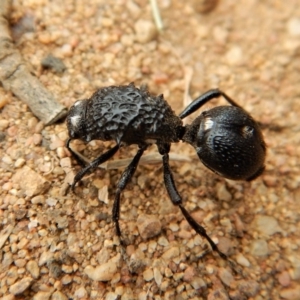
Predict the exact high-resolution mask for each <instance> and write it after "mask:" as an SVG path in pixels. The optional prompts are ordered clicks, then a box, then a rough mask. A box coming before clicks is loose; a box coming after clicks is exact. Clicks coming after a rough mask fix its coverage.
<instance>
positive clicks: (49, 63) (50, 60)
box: [41, 54, 66, 73]
mask: <svg viewBox="0 0 300 300" xmlns="http://www.w3.org/2000/svg"><path fill="white" fill-rule="evenodd" d="M41 65H42V66H43V67H44V68H45V69H52V70H53V71H54V72H56V73H63V72H64V71H65V69H66V66H65V64H64V63H63V61H62V60H61V59H60V58H58V57H55V56H53V55H52V54H48V55H47V56H46V57H45V58H43V60H42V62H41Z"/></svg>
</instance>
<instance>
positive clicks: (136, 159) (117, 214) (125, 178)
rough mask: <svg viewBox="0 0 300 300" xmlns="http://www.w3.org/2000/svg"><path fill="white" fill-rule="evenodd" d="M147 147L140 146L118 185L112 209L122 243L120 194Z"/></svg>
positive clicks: (117, 232)
mask: <svg viewBox="0 0 300 300" xmlns="http://www.w3.org/2000/svg"><path fill="white" fill-rule="evenodd" d="M147 147H148V145H144V146H141V147H140V149H139V150H138V152H137V154H136V155H135V156H134V158H133V160H132V161H131V163H130V164H129V165H128V166H127V168H126V169H125V170H124V172H123V173H122V175H121V178H120V180H119V182H118V185H117V191H116V195H115V201H114V204H113V210H112V219H113V222H114V223H115V227H116V234H117V236H118V237H119V238H120V242H121V244H123V242H122V239H121V230H120V225H119V217H120V196H121V193H122V191H123V190H124V189H125V187H126V185H127V183H128V182H129V181H130V179H131V178H132V176H133V174H134V172H135V170H136V167H137V165H138V163H139V161H140V158H141V156H142V155H143V153H144V151H145V150H146V149H147Z"/></svg>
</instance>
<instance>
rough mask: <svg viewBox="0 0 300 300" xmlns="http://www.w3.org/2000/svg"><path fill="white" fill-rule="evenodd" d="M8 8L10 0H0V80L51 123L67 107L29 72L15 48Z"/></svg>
mask: <svg viewBox="0 0 300 300" xmlns="http://www.w3.org/2000/svg"><path fill="white" fill-rule="evenodd" d="M10 8H11V0H0V82H1V83H2V85H3V87H4V89H6V90H8V91H12V93H13V94H15V95H16V96H17V97H18V98H19V99H20V100H22V101H23V102H25V103H26V104H27V105H28V106H29V108H30V109H31V110H32V112H33V113H34V115H36V116H37V117H38V118H39V119H40V120H42V121H43V122H44V123H45V124H46V125H48V124H51V123H54V122H55V121H57V120H59V119H60V118H62V117H64V116H65V115H66V113H67V109H66V108H65V107H64V106H63V105H61V104H60V103H58V102H57V101H56V100H55V99H54V97H53V95H52V94H51V93H50V92H49V91H48V90H47V89H46V88H45V87H44V86H43V85H42V84H41V82H40V81H39V80H38V79H37V78H36V77H35V76H33V75H32V74H31V73H30V71H29V69H28V67H27V65H26V63H25V62H24V60H23V59H22V57H21V54H20V53H19V51H18V50H17V49H16V48H15V47H14V44H13V41H12V38H11V34H10V30H9V22H8V18H9V12H10Z"/></svg>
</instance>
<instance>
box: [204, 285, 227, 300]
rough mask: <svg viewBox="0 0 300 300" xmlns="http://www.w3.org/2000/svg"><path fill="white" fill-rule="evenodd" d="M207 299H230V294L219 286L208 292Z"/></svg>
mask: <svg viewBox="0 0 300 300" xmlns="http://www.w3.org/2000/svg"><path fill="white" fill-rule="evenodd" d="M207 300H229V296H228V294H227V292H226V290H225V289H223V288H217V289H214V290H213V291H211V292H210V293H209V294H208V296H207Z"/></svg>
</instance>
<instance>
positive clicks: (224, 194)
mask: <svg viewBox="0 0 300 300" xmlns="http://www.w3.org/2000/svg"><path fill="white" fill-rule="evenodd" d="M217 196H218V199H219V200H221V201H226V202H228V201H231V199H232V195H231V194H230V193H229V191H228V190H227V188H226V185H225V184H220V185H219V187H218V190H217Z"/></svg>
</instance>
